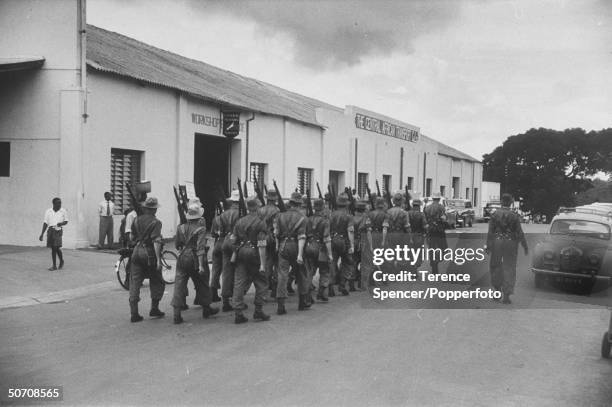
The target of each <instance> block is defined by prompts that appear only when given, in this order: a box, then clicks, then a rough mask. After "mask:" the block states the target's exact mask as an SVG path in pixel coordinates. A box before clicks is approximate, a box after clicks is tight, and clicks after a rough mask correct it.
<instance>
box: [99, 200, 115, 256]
mask: <svg viewBox="0 0 612 407" xmlns="http://www.w3.org/2000/svg"><path fill="white" fill-rule="evenodd" d="M114 211H115V204H114V203H113V201H112V195H111V193H110V192H105V193H104V200H103V201H102V202H100V203H99V204H98V215H99V216H100V231H99V233H98V249H103V248H104V241H105V240H106V241H107V243H108V246H107V248H109V249H110V248H111V247H112V245H113V227H114V225H113V212H114Z"/></svg>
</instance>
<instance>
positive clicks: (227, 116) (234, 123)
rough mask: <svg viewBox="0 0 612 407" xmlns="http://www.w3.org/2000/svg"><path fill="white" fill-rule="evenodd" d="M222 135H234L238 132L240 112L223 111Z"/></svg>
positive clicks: (230, 136)
mask: <svg viewBox="0 0 612 407" xmlns="http://www.w3.org/2000/svg"><path fill="white" fill-rule="evenodd" d="M222 130H223V135H224V136H225V137H229V138H232V137H236V136H237V135H238V133H240V112H223V129H222Z"/></svg>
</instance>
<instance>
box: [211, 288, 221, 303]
mask: <svg viewBox="0 0 612 407" xmlns="http://www.w3.org/2000/svg"><path fill="white" fill-rule="evenodd" d="M210 292H211V294H212V302H219V301H221V297H219V290H218V289H217V288H214V287H211V288H210Z"/></svg>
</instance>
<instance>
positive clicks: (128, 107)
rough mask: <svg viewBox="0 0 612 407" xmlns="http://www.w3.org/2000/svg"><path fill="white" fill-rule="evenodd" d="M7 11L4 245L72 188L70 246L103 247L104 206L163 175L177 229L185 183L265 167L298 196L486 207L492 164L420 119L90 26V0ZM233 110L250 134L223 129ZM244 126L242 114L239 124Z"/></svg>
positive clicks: (165, 204) (1, 186)
mask: <svg viewBox="0 0 612 407" xmlns="http://www.w3.org/2000/svg"><path fill="white" fill-rule="evenodd" d="M1 7H2V12H0V27H2V28H1V30H2V35H1V36H0V158H1V161H2V163H1V164H0V191H2V192H3V193H2V194H0V224H1V225H2V227H1V228H0V244H18V245H32V244H35V243H36V238H37V236H38V234H39V233H40V227H41V224H42V214H43V213H44V210H45V209H46V208H48V207H50V206H51V199H52V198H53V197H55V196H59V197H61V198H62V200H63V206H64V207H65V208H66V209H67V210H68V213H69V217H70V222H69V225H68V227H67V228H66V229H65V235H64V244H65V246H67V247H82V246H88V245H89V244H91V243H95V242H96V241H97V235H98V218H97V212H96V208H97V203H98V202H99V201H101V200H102V199H103V193H104V192H105V191H111V192H112V193H113V194H114V200H115V203H116V214H115V215H116V221H115V228H117V229H118V227H119V223H120V222H119V219H120V218H121V212H122V210H124V209H126V208H127V207H128V204H129V202H128V195H127V191H126V190H125V181H138V180H141V179H147V180H150V181H151V183H152V192H151V195H154V196H157V197H158V199H159V200H160V202H161V204H162V208H160V209H159V211H158V217H159V218H160V219H161V220H162V222H163V225H164V228H163V233H164V235H165V236H168V237H170V236H172V235H173V234H174V232H175V229H176V224H177V223H178V214H177V213H176V209H175V208H176V205H175V201H174V196H173V192H172V185H173V184H177V183H181V184H182V183H184V182H193V183H194V185H195V189H196V192H197V194H198V195H199V196H200V198H201V199H202V201H203V202H204V203H205V204H207V203H208V204H209V205H210V204H211V201H212V199H213V197H212V192H211V191H212V190H213V187H215V186H217V185H221V187H222V188H224V189H225V190H226V191H229V190H230V189H231V188H232V186H233V185H235V182H236V179H237V178H238V177H241V178H242V179H243V180H244V179H251V177H252V176H253V175H257V176H258V178H259V179H261V180H263V181H264V182H265V183H266V184H267V185H268V186H270V187H271V184H272V180H273V179H275V180H276V181H277V183H278V186H279V189H280V190H281V193H283V194H284V195H288V194H289V193H290V192H291V191H293V190H294V189H295V188H296V187H297V188H299V189H300V190H302V191H304V190H305V189H310V190H311V191H312V193H313V195H316V186H315V183H316V182H318V183H319V184H320V185H321V188H322V189H326V187H327V184H328V183H332V184H335V185H337V186H338V187H339V188H344V186H354V187H356V188H359V192H360V194H361V195H363V189H364V188H365V183H366V182H367V183H369V184H370V188H371V189H373V190H374V189H375V187H374V184H375V180H378V181H379V182H380V183H381V187H382V188H388V189H390V190H392V191H394V190H399V189H403V188H404V186H405V185H408V188H409V189H410V190H413V191H417V192H418V193H419V194H420V195H430V194H431V192H433V191H440V192H442V193H443V194H444V195H446V196H454V197H462V198H467V199H471V200H472V201H473V202H474V205H475V206H478V205H480V196H479V191H480V190H481V180H482V166H481V164H480V163H479V162H478V160H476V159H474V158H472V157H470V156H469V155H467V154H464V153H462V152H460V151H458V150H456V149H454V148H451V147H449V146H446V145H444V144H441V143H439V142H437V141H435V140H433V139H432V138H429V137H426V136H424V135H423V134H421V132H420V128H419V127H416V126H414V125H411V124H408V123H405V122H402V121H399V120H396V119H393V118H389V117H386V116H384V115H382V114H379V113H375V112H369V111H366V110H364V109H361V108H358V107H355V106H347V107H346V108H344V109H342V108H338V107H335V106H331V105H329V104H326V103H324V102H321V101H318V100H315V99H312V98H308V97H305V96H302V95H299V94H296V93H293V92H289V91H287V90H284V89H280V88H278V87H275V86H273V85H270V84H267V83H263V82H260V81H258V80H256V79H251V78H245V77H242V76H239V75H236V74H234V73H232V72H228V71H225V70H222V69H219V68H215V67H213V66H211V65H208V64H205V63H203V62H199V61H194V60H191V59H188V58H184V57H181V56H179V55H176V54H172V53H170V52H167V51H164V50H160V49H158V48H155V47H152V46H150V45H147V44H143V43H141V42H138V41H136V40H133V39H130V38H128V37H125V36H122V35H120V34H117V33H112V32H109V31H106V30H103V29H100V28H96V27H93V26H87V25H86V24H85V23H84V21H85V6H84V0H81V1H78V0H57V1H53V2H37V1H33V0H32V1H30V0H25V1H19V0H8V1H3V3H2V6H1ZM224 112H230V113H226V114H225V117H226V118H227V117H228V116H229V115H230V114H231V113H239V118H240V119H239V133H238V135H237V136H236V137H234V138H228V137H225V136H224V135H223V133H224V132H223V129H222V127H223V118H224ZM227 124H228V125H232V122H228V123H227Z"/></svg>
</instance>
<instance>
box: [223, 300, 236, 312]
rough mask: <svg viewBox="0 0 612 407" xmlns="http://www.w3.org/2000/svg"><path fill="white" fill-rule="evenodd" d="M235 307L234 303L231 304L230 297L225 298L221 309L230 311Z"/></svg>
mask: <svg viewBox="0 0 612 407" xmlns="http://www.w3.org/2000/svg"><path fill="white" fill-rule="evenodd" d="M233 310H234V307H232V304H230V299H229V298H223V308H222V309H221V311H223V312H229V311H233Z"/></svg>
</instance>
